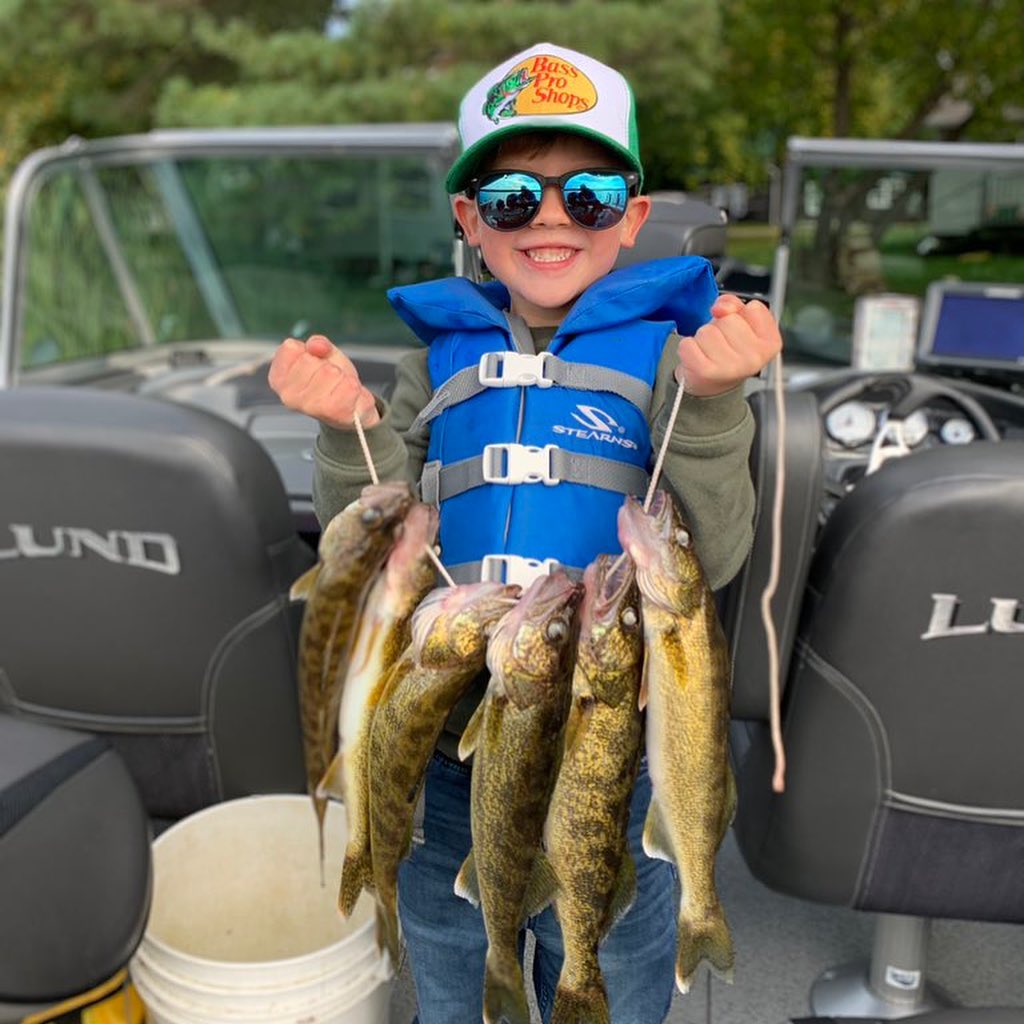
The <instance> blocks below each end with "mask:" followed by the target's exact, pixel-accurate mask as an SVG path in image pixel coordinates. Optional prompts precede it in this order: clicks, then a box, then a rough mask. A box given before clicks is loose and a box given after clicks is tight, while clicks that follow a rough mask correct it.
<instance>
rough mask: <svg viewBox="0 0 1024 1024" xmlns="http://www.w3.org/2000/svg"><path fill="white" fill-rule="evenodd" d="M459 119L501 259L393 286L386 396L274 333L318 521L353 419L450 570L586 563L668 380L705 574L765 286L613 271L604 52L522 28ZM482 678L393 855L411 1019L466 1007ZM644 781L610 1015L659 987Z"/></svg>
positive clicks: (617, 157) (475, 952)
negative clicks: (311, 463) (719, 287)
mask: <svg viewBox="0 0 1024 1024" xmlns="http://www.w3.org/2000/svg"><path fill="white" fill-rule="evenodd" d="M459 128H460V135H461V138H462V142H463V152H462V154H461V156H460V157H459V159H458V160H457V161H456V163H455V165H454V166H453V167H452V169H451V171H450V173H449V176H448V181H447V187H448V191H449V192H450V193H452V194H453V195H454V199H453V206H454V212H455V216H456V217H457V219H458V222H459V224H460V225H461V227H462V230H463V231H464V233H465V236H466V240H467V241H468V242H469V243H470V244H471V245H476V246H479V247H480V251H481V255H482V257H483V260H484V262H485V264H486V266H487V268H488V270H489V271H490V273H491V274H492V275H493V276H494V278H495V279H496V280H495V281H494V282H491V283H488V284H487V285H484V286H477V285H474V284H472V283H470V282H468V281H466V280H463V279H449V280H447V281H435V282H427V283H425V284H421V285H413V286H410V287H407V288H398V289H393V290H392V292H390V293H389V298H390V299H391V301H392V304H393V305H394V306H395V308H396V310H397V311H398V313H399V315H400V316H402V318H403V319H404V320H405V321H406V322H407V323H409V324H410V326H412V327H413V329H414V330H415V331H416V332H417V333H418V334H419V336H420V337H421V338H422V339H423V340H424V341H426V342H427V343H428V346H429V347H428V348H427V349H425V350H423V351H417V352H415V353H413V354H411V355H409V356H407V357H405V358H404V359H403V360H402V361H401V362H400V364H399V366H398V370H397V377H396V387H395V391H394V398H393V401H392V403H391V405H390V407H388V406H387V405H385V403H383V402H378V401H376V400H375V399H374V397H373V395H372V394H371V393H370V392H369V391H368V390H367V389H366V388H365V387H364V386H363V385H362V384H361V383H360V381H359V378H358V375H357V373H356V371H355V368H354V367H353V365H352V363H351V362H350V361H349V360H348V359H347V358H346V357H345V356H344V354H343V353H341V352H340V351H339V350H337V349H336V348H335V347H334V346H333V345H332V344H331V343H330V342H329V341H328V340H327V339H326V338H324V337H322V336H315V337H311V338H310V339H309V340H308V341H307V342H306V343H305V344H303V343H302V342H300V341H297V340H295V339H291V338H289V339H288V340H286V341H285V342H284V343H283V344H282V345H281V347H280V348H279V350H278V352H277V354H276V355H275V358H274V361H273V364H272V365H271V369H270V382H271V385H272V387H273V388H274V390H275V391H277V393H278V394H279V395H280V397H281V399H282V401H283V402H284V403H285V404H286V405H288V406H290V407H291V408H294V409H298V410H300V411H302V412H305V413H307V414H308V415H311V416H314V417H316V418H317V419H319V420H320V421H321V423H322V425H323V426H322V430H321V435H320V439H319V442H318V445H317V452H316V480H315V498H314V500H315V503H316V508H317V514H318V516H319V517H320V520H321V522H326V521H327V520H328V519H329V518H330V517H331V516H333V515H334V514H335V513H336V512H337V511H339V510H340V509H341V508H342V507H344V506H345V505H346V504H347V503H348V502H349V501H350V500H352V499H354V498H355V497H356V496H357V495H358V493H359V490H360V489H361V487H362V486H363V485H364V484H365V483H367V482H368V475H367V471H366V468H365V463H364V459H363V455H362V452H361V449H360V446H359V443H358V440H357V436H356V433H355V431H354V430H353V426H354V420H355V417H356V416H358V417H359V419H360V421H361V423H362V425H363V426H364V427H365V428H366V438H367V441H368V443H369V446H370V451H371V455H372V458H373V460H374V464H375V465H376V467H377V470H378V473H379V474H380V477H381V478H382V479H388V478H398V477H402V476H405V477H406V478H408V479H410V480H412V481H414V482H415V481H418V482H420V484H421V489H422V493H423V497H424V500H433V501H437V502H438V503H439V506H440V509H441V527H440V542H441V557H442V559H443V560H444V562H445V564H446V566H447V567H448V569H449V571H450V572H451V573H452V574H453V576H454V577H455V579H456V581H457V582H466V581H469V580H472V579H480V578H481V576H482V575H484V576H488V577H489V578H503V579H507V580H510V581H514V582H520V581H521V582H523V583H524V584H525V583H528V582H529V581H530V579H531V578H534V577H535V576H536V574H537V573H539V572H545V571H549V568H550V566H551V565H552V564H556V563H557V564H560V565H562V566H564V567H567V568H568V570H569V571H570V572H572V571H578V570H582V569H583V568H584V567H585V566H586V565H587V564H588V563H589V562H590V561H591V560H592V559H593V558H594V557H595V556H596V555H597V554H598V553H600V552H611V553H614V552H617V551H618V550H620V546H619V544H618V540H617V535H616V513H617V511H618V508H619V506H620V505H621V504H622V500H623V495H624V493H634V494H639V495H640V496H641V497H642V496H643V494H644V493H645V488H646V481H647V473H648V472H649V471H650V467H651V464H652V462H653V453H654V452H656V451H657V450H658V447H659V446H660V444H661V440H662V438H663V437H664V432H665V429H666V425H667V419H668V411H669V408H670V407H671V405H672V398H673V397H674V391H675V388H676V379H677V378H678V379H679V380H681V381H683V384H684V388H685V397H684V398H683V400H682V404H681V406H680V411H679V415H678V418H677V420H676V423H675V425H674V428H673V431H672V435H671V438H670V440H669V446H668V453H667V456H666V460H665V464H664V469H663V474H664V475H663V478H662V481H663V485H667V486H669V487H671V488H672V490H674V491H675V493H676V494H677V495H678V497H679V500H680V501H681V503H682V504H683V506H684V507H685V509H686V513H687V518H688V520H689V522H690V525H691V527H692V529H693V532H694V538H695V543H696V547H697V550H698V551H699V552H700V555H701V559H702V562H703V564H704V567H705V570H706V572H707V574H708V577H709V580H710V582H711V584H712V586H713V587H721V586H722V585H724V584H725V583H727V582H728V581H729V579H731V577H732V576H733V575H734V574H735V573H736V572H737V571H738V569H739V568H740V566H741V565H742V563H743V561H744V559H745V558H746V555H747V550H748V547H749V543H750V538H751V519H752V512H753V488H752V485H751V481H750V477H749V473H748V470H747V459H748V454H749V447H750V442H751V437H752V431H753V423H752V419H751V415H750V411H749V408H748V407H747V405H746V402H745V401H744V399H743V393H742V384H743V382H744V381H745V380H746V378H747V377H749V376H752V375H754V374H756V373H757V372H759V371H760V370H761V369H762V367H764V366H765V365H766V363H767V362H768V361H769V360H770V359H771V358H772V357H773V356H774V355H775V354H776V353H777V352H778V351H779V348H780V347H781V341H780V338H779V332H778V329H777V327H776V325H775V322H774V319H773V318H772V316H771V314H770V313H769V312H768V310H767V309H766V308H765V307H764V306H763V305H762V304H760V303H756V302H752V303H749V304H747V305H744V304H743V303H742V302H741V301H740V300H738V299H736V298H735V297H732V296H722V297H716V288H715V284H714V280H713V277H712V275H711V272H710V269H709V267H708V265H707V264H706V262H705V261H703V260H698V259H692V258H688V257H679V258H674V259H669V260H656V261H652V262H650V263H646V264H639V265H636V266H633V267H629V268H627V269H625V270H620V271H617V272H616V273H614V274H609V271H611V270H612V267H613V265H614V263H615V260H616V257H617V255H618V252H619V249H620V248H621V247H623V246H626V247H629V246H632V245H633V244H634V243H635V241H636V237H637V234H638V232H639V231H640V228H641V227H642V226H643V223H644V221H645V220H646V218H647V216H648V214H649V212H650V200H649V199H648V198H647V197H646V196H643V195H641V194H640V185H641V182H642V173H643V172H642V166H641V163H640V158H639V151H638V145H637V139H636V128H635V118H634V111H633V98H632V94H631V92H630V89H629V86H628V85H627V83H626V82H625V80H624V79H623V78H622V77H621V76H620V75H619V74H618V73H617V72H615V71H613V70H612V69H611V68H608V67H606V66H604V65H603V64H600V63H598V62H597V61H595V60H593V59H591V58H589V57H587V56H585V55H584V54H580V53H576V52H574V51H572V50H567V49H565V48H563V47H558V46H554V45H551V44H548V43H544V44H540V45H538V46H534V47H531V48H530V49H529V50H527V51H524V52H523V53H520V54H517V55H516V56H514V57H512V58H510V59H509V60H507V61H505V62H503V63H502V64H501V65H499V66H498V67H497V68H495V69H494V70H493V71H492V72H490V73H489V74H487V75H485V76H484V77H483V78H482V79H481V80H480V81H479V82H478V83H477V84H476V85H475V86H474V87H473V88H472V89H470V90H469V92H468V93H467V94H466V97H465V98H464V100H463V102H462V105H461V108H460V117H459ZM509 353H515V355H514V356H510V355H509ZM403 435H404V437H403ZM481 693H482V689H480V688H478V689H477V690H476V691H475V692H474V693H473V694H471V695H470V697H469V698H467V700H465V701H464V702H463V703H462V704H461V705H460V706H459V707H458V708H456V710H455V712H454V713H453V714H452V717H451V719H450V720H449V722H448V724H447V726H446V730H445V734H444V736H443V738H442V741H441V743H440V744H439V749H438V752H437V754H436V756H435V759H434V763H433V764H432V765H431V768H430V770H429V773H428V776H427V785H426V812H425V818H424V835H425V842H424V843H423V844H422V845H417V846H415V847H414V850H413V853H412V855H411V856H410V857H409V858H408V859H407V860H406V861H405V863H404V864H403V867H402V871H401V874H400V876H399V902H400V907H399V911H400V917H401V924H402V930H403V934H404V937H405V940H406V943H407V947H408V953H409V960H410V965H411V968H412V973H413V977H414V981H415V985H416V992H417V997H418V1002H419V1021H420V1022H421V1024H463V1022H465V1024H478V1022H479V1021H480V1019H481V991H482V978H483V964H484V955H485V952H486V946H487V940H486V936H485V934H484V930H483V922H482V917H481V915H480V913H479V911H478V910H476V909H474V908H473V907H472V906H471V905H470V904H468V903H466V902H465V901H463V900H462V899H460V898H459V897H458V896H456V895H455V894H454V892H453V889H452V885H453V880H454V878H455V875H456V874H457V872H458V869H459V867H460V866H461V864H462V861H463V859H464V858H465V856H466V853H467V852H468V850H469V847H470V832H469V770H470V769H469V766H468V765H464V764H461V763H460V762H458V761H457V759H456V753H455V751H456V748H457V745H458V735H459V733H460V732H461V729H462V727H463V726H464V725H465V722H466V721H467V719H468V717H469V714H470V713H471V711H472V709H473V704H474V702H475V701H478V700H479V698H480V696H481ZM649 800H650V780H649V778H648V776H647V772H646V765H643V766H642V767H641V772H640V776H639V779H638V782H637V785H636V789H635V793H634V799H633V804H632V808H631V817H630V829H629V831H630V848H631V852H632V855H633V857H634V859H635V861H636V865H637V898H636V902H635V904H634V905H633V907H632V909H631V910H630V911H629V913H628V914H626V915H625V916H624V917H623V918H622V919H621V920H620V921H619V923H618V924H617V925H616V926H615V928H614V929H613V930H612V932H611V933H610V935H609V936H608V938H607V940H606V941H605V943H604V944H603V945H602V947H601V966H602V971H603V973H604V977H605V981H606V983H607V988H608V994H609V997H610V1004H611V1012H612V1020H613V1021H615V1022H616V1024H627V1022H628V1024H657V1022H660V1021H662V1020H663V1019H664V1017H665V1015H666V1014H667V1012H668V1008H669V1004H670V1002H671V997H672V987H673V967H674V959H675V914H676V906H675V899H674V895H673V887H674V878H673V873H672V869H671V867H670V865H668V864H667V863H666V862H664V861H660V860H652V859H649V858H648V857H646V855H645V854H644V853H643V852H642V847H641V842H640V836H641V833H642V829H643V822H644V818H645V815H646V808H647V803H648V802H649ZM529 925H530V927H531V928H532V930H533V931H534V934H535V938H536V949H535V955H534V984H535V987H536V991H537V998H538V1004H539V1006H540V1009H541V1013H542V1015H543V1017H544V1019H545V1020H548V1018H549V1015H550V1011H551V1003H552V1000H553V997H554V991H555V984H556V981H557V978H558V972H559V969H560V966H561V959H562V948H561V940H560V934H559V929H558V924H557V921H556V920H555V919H554V916H553V912H552V911H551V910H550V909H548V910H546V911H545V912H544V913H542V914H541V915H539V916H538V917H537V918H536V919H533V920H532V921H531V922H530V923H529Z"/></svg>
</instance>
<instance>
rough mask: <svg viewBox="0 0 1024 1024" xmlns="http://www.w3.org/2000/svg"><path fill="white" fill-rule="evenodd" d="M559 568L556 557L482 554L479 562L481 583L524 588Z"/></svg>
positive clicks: (559, 564)
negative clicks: (503, 584)
mask: <svg viewBox="0 0 1024 1024" xmlns="http://www.w3.org/2000/svg"><path fill="white" fill-rule="evenodd" d="M559 568H561V563H560V562H559V561H558V559H557V558H543V559H541V558H526V557H524V556H523V555H484V557H483V559H482V560H481V562H480V581H481V582H482V583H506V584H511V585H513V586H514V585H518V586H520V587H522V588H523V590H525V589H526V588H527V587H528V586H529V585H530V584H531V583H533V581H534V580H536V579H539V578H540V577H541V576H550V575H551V573H553V572H555V571H557V570H558V569H559Z"/></svg>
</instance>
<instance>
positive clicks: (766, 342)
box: [676, 295, 782, 398]
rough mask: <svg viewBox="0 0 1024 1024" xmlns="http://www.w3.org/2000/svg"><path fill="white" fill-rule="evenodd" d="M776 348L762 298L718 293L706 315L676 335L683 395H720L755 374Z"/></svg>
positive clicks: (771, 321) (774, 329) (778, 345)
mask: <svg viewBox="0 0 1024 1024" xmlns="http://www.w3.org/2000/svg"><path fill="white" fill-rule="evenodd" d="M781 349H782V336H781V335H780V334H779V326H778V324H777V323H776V322H775V318H774V317H773V316H772V314H771V312H770V310H769V309H768V307H767V306H766V305H765V304H764V303H763V302H758V301H757V300H756V299H755V300H753V301H752V302H748V303H744V302H743V300H742V299H740V298H738V297H737V296H735V295H720V296H719V297H718V298H717V299H716V300H715V304H714V305H713V306H712V307H711V320H709V321H708V322H707V323H706V324H704V326H703V327H701V328H699V329H698V330H697V332H696V334H694V336H693V337H692V338H682V339H680V341H679V366H678V367H677V368H676V380H678V381H680V382H681V383H682V385H683V387H684V388H685V389H686V393H687V394H690V395H697V396H699V397H702V398H710V397H711V396H712V395H721V394H724V393H725V392H726V391H731V390H732V389H733V388H734V387H736V386H737V385H738V384H741V383H742V382H743V381H745V380H746V379H747V378H748V377H753V376H754V375H755V374H757V373H760V372H761V370H762V369H763V368H764V367H765V366H767V365H768V363H769V362H770V361H771V360H772V359H773V358H774V357H775V356H776V355H777V354H778V353H779V351H780V350H781Z"/></svg>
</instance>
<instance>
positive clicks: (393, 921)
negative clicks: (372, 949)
mask: <svg viewBox="0 0 1024 1024" xmlns="http://www.w3.org/2000/svg"><path fill="white" fill-rule="evenodd" d="M376 904H377V948H378V949H380V950H382V951H383V950H385V949H386V950H387V951H388V956H390V957H391V966H392V967H394V969H395V973H396V974H397V973H398V971H399V970H400V968H401V955H402V933H401V928H400V926H399V923H398V911H397V909H396V907H395V898H394V893H387V894H384V893H381V892H378V893H377V895H376Z"/></svg>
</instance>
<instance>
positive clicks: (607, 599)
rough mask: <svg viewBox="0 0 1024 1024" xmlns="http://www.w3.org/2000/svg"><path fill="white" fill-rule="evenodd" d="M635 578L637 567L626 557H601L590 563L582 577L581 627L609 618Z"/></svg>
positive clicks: (613, 614) (584, 627) (586, 627)
mask: <svg viewBox="0 0 1024 1024" xmlns="http://www.w3.org/2000/svg"><path fill="white" fill-rule="evenodd" d="M635 579H636V567H635V566H634V564H633V560H632V559H631V558H630V557H629V556H628V555H600V556H599V557H598V558H597V559H596V560H595V561H594V562H592V563H591V564H590V565H589V566H588V567H587V571H586V573H585V575H584V597H583V609H582V611H581V613H580V619H581V626H582V628H583V629H585V630H588V629H589V628H590V627H591V626H592V625H593V624H594V623H597V622H608V621H609V620H610V619H612V618H613V617H614V616H615V615H616V614H617V613H618V609H619V606H620V605H621V604H622V601H623V598H624V597H625V595H626V591H627V590H628V589H629V588H630V587H631V586H632V584H633V582H634V580H635Z"/></svg>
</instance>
